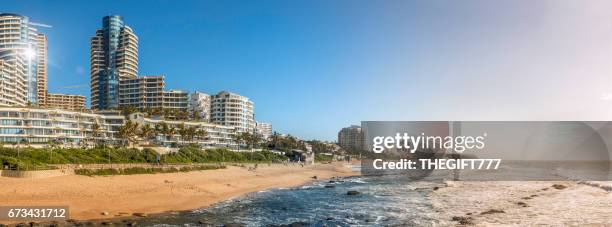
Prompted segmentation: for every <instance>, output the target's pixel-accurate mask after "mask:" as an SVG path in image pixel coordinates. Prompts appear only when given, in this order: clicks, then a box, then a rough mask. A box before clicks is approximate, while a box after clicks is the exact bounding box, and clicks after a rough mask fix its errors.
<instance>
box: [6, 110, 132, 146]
mask: <svg viewBox="0 0 612 227" xmlns="http://www.w3.org/2000/svg"><path fill="white" fill-rule="evenodd" d="M123 124H124V117H123V116H121V115H101V114H94V113H85V112H76V111H67V110H60V109H38V108H19V107H0V142H4V143H30V144H41V143H42V144H44V143H50V142H59V143H75V144H81V143H85V142H103V143H106V144H109V145H113V144H117V143H118V141H119V139H118V138H117V137H116V134H117V131H118V130H119V127H121V125H123ZM94 125H96V126H94ZM94 134H95V135H94Z"/></svg>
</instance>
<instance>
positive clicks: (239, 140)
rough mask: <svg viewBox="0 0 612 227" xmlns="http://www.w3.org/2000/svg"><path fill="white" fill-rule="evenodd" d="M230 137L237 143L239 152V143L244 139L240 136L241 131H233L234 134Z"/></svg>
mask: <svg viewBox="0 0 612 227" xmlns="http://www.w3.org/2000/svg"><path fill="white" fill-rule="evenodd" d="M232 139H233V140H234V142H236V144H237V145H238V152H240V145H241V144H242V142H243V141H244V137H243V136H242V133H234V134H232Z"/></svg>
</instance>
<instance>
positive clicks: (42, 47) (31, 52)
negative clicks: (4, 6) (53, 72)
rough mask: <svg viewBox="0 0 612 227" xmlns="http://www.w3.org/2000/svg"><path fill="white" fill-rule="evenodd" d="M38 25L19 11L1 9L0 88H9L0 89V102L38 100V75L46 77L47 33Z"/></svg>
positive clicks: (11, 102) (15, 102) (18, 103)
mask: <svg viewBox="0 0 612 227" xmlns="http://www.w3.org/2000/svg"><path fill="white" fill-rule="evenodd" d="M37 25H38V24H36V23H32V22H30V20H29V18H28V17H25V16H22V15H18V14H12V13H0V61H2V62H3V63H2V64H1V65H2V67H3V68H2V69H0V71H1V72H2V74H3V75H2V77H3V78H4V80H3V82H2V83H1V84H0V89H1V90H2V91H5V92H8V94H5V93H2V98H0V103H1V104H2V105H16V106H25V105H27V104H28V103H31V104H37V103H38V92H39V91H38V79H37V78H38V77H39V75H42V76H43V77H45V78H44V79H46V37H45V36H44V35H43V34H41V33H39V32H38V31H37V29H36V28H35V26H37ZM39 64H40V66H39ZM39 71H40V72H39ZM45 88H46V86H45ZM23 90H25V97H26V98H25V100H24V99H22V97H23V96H24V94H23V93H22V92H23Z"/></svg>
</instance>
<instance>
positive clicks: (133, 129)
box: [117, 120, 138, 146]
mask: <svg viewBox="0 0 612 227" xmlns="http://www.w3.org/2000/svg"><path fill="white" fill-rule="evenodd" d="M137 130H138V123H134V122H132V121H130V120H128V121H127V122H125V124H124V125H122V126H121V127H119V132H118V133H117V136H119V138H121V139H123V140H125V141H127V142H128V146H130V145H131V144H132V143H133V142H135V141H136V135H137Z"/></svg>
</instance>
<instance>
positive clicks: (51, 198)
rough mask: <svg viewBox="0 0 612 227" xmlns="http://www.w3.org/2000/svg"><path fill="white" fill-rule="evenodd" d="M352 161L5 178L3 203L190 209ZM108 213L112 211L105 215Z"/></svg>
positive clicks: (127, 212)
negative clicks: (153, 172)
mask: <svg viewBox="0 0 612 227" xmlns="http://www.w3.org/2000/svg"><path fill="white" fill-rule="evenodd" d="M356 174H358V173H357V172H353V171H352V170H351V169H350V166H349V165H345V164H342V163H336V164H325V165H323V164H317V165H313V166H306V167H300V166H299V165H290V166H283V165H272V166H268V165H259V167H258V168H257V170H256V171H249V170H248V168H244V167H234V166H230V167H228V168H227V169H220V170H205V171H194V172H187V173H168V174H142V175H127V176H108V177H87V176H79V175H69V176H60V177H51V178H45V179H34V180H32V179H18V178H7V177H2V178H0V185H2V187H0V204H2V205H68V206H69V209H70V218H71V219H77V220H86V219H109V218H115V217H122V216H131V215H132V214H133V213H145V214H153V213H162V212H168V211H179V210H190V209H196V208H201V207H206V206H208V205H211V204H214V203H216V202H220V201H223V200H227V199H231V198H234V197H237V196H240V195H243V194H245V193H249V192H257V191H261V190H266V189H271V188H284V187H296V186H299V185H303V184H306V183H308V182H311V181H313V180H315V179H313V176H317V179H318V180H321V179H328V178H331V177H336V176H351V175H356ZM104 212H107V213H108V214H107V215H103V213H104Z"/></svg>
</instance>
